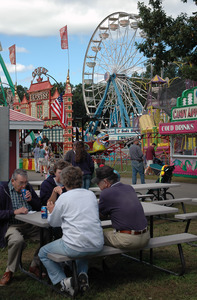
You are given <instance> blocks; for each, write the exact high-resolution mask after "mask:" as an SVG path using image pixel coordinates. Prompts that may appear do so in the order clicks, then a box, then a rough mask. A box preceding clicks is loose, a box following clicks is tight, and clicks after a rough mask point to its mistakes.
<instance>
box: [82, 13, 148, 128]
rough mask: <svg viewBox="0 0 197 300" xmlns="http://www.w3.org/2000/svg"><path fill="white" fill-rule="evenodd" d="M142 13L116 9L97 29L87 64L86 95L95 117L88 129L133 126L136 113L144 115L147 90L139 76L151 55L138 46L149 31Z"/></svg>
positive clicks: (88, 111)
mask: <svg viewBox="0 0 197 300" xmlns="http://www.w3.org/2000/svg"><path fill="white" fill-rule="evenodd" d="M138 21H139V16H138V15H136V14H128V13H125V12H116V13H113V14H111V15H109V16H107V17H106V18H105V19H104V20H103V21H102V22H101V23H100V24H99V25H98V26H97V28H96V30H95V31H94V33H93V35H92V37H91V39H90V41H89V44H88V47H87V50H86V54H85V59H84V64H83V75H82V76H83V78H82V87H83V98H84V103H85V107H86V112H87V115H88V116H89V117H92V118H93V120H94V121H91V122H90V124H89V128H88V129H87V131H89V132H91V133H93V134H95V132H96V130H97V127H99V129H102V128H106V124H107V126H108V128H110V127H130V118H131V116H132V115H135V116H137V115H140V114H142V112H143V105H142V103H145V101H146V99H147V92H146V89H145V88H144V86H143V84H142V83H140V80H137V79H140V78H139V77H140V76H142V73H143V72H144V71H145V70H146V67H145V65H146V63H147V58H146V57H144V56H143V55H142V54H141V53H139V51H138V50H137V49H136V46H135V43H136V42H142V40H143V39H144V38H145V34H144V33H143V32H142V31H140V29H139V28H138Z"/></svg>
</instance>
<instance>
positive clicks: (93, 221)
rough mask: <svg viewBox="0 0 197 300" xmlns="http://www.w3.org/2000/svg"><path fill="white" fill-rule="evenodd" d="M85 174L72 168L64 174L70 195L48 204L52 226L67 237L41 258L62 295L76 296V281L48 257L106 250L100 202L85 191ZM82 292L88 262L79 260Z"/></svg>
mask: <svg viewBox="0 0 197 300" xmlns="http://www.w3.org/2000/svg"><path fill="white" fill-rule="evenodd" d="M82 176H83V175H82V171H81V169H80V168H79V167H73V166H69V167H66V168H64V169H63V170H62V172H61V181H62V184H63V185H64V187H65V188H66V190H67V192H66V193H62V194H61V195H60V196H59V198H58V199H57V201H56V202H55V203H53V202H50V203H49V202H48V203H47V208H48V210H49V212H50V215H49V218H48V222H49V224H50V225H51V226H53V227H57V226H61V228H62V232H63V236H62V238H61V239H58V240H55V241H53V242H51V243H49V244H47V245H45V246H43V247H42V248H41V249H40V251H39V254H38V256H39V257H40V260H41V261H42V263H43V264H44V266H45V267H46V269H47V272H48V275H49V277H50V279H51V281H52V283H53V284H54V285H55V284H57V283H60V284H61V286H62V291H65V292H67V293H69V294H70V295H71V296H74V288H73V280H72V277H69V278H66V275H65V273H64V268H63V266H62V265H61V264H59V263H56V262H54V261H52V260H50V259H49V258H48V257H47V254H48V253H56V254H63V255H67V256H69V257H80V258H81V257H84V256H88V255H92V254H96V253H98V252H100V251H101V250H102V248H103V243H104V240H103V230H102V227H101V222H100V219H99V211H98V202H97V199H96V196H95V195H94V193H93V192H91V191H89V190H86V189H83V188H81V187H82ZM77 270H78V274H79V275H78V282H79V290H80V291H81V292H84V291H86V290H87V288H88V276H87V271H88V261H87V258H84V259H79V260H77Z"/></svg>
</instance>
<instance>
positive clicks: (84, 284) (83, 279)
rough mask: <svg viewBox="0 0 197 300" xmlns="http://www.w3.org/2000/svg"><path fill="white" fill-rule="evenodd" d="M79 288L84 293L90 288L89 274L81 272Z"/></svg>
mask: <svg viewBox="0 0 197 300" xmlns="http://www.w3.org/2000/svg"><path fill="white" fill-rule="evenodd" d="M78 283H79V290H80V291H81V292H82V293H84V292H86V291H87V290H88V289H89V282H88V275H87V274H86V273H84V272H81V273H80V274H79V276H78Z"/></svg>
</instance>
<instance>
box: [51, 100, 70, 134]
mask: <svg viewBox="0 0 197 300" xmlns="http://www.w3.org/2000/svg"><path fill="white" fill-rule="evenodd" d="M51 109H52V111H53V112H54V113H55V114H56V116H57V117H58V119H59V120H60V122H61V124H62V125H63V126H64V128H66V126H67V125H68V120H67V115H66V112H65V107H64V101H63V98H62V94H61V95H60V96H59V97H57V99H55V101H54V103H53V104H51Z"/></svg>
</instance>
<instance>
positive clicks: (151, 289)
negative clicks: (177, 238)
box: [0, 205, 197, 300]
mask: <svg viewBox="0 0 197 300" xmlns="http://www.w3.org/2000/svg"><path fill="white" fill-rule="evenodd" d="M177 207H179V208H180V212H181V207H180V205H177ZM186 209H187V212H190V211H195V210H196V207H195V206H191V205H186ZM169 217H170V218H172V215H170V216H169ZM184 229H185V222H172V221H169V220H166V219H156V220H155V222H154V236H157V235H167V234H173V233H181V232H184ZM189 232H190V233H193V234H197V220H193V221H192V222H191V224H190V229H189ZM37 246H38V244H36V243H30V242H29V243H28V244H27V247H26V249H25V251H24V252H23V263H24V266H25V267H26V268H28V266H29V264H30V261H31V257H32V255H33V253H34V250H35V249H36V247H37ZM183 252H184V256H185V260H186V274H185V275H184V276H180V277H178V276H174V275H169V274H167V273H164V272H161V271H159V270H156V269H154V268H152V267H150V266H146V265H143V264H140V263H137V262H134V261H132V260H129V259H128V258H125V257H122V256H120V255H117V256H113V257H109V258H107V260H106V264H107V265H108V270H107V271H105V272H104V271H103V270H102V264H101V261H100V260H94V261H91V262H90V269H89V281H90V290H89V292H88V293H87V294H85V295H84V296H83V297H82V296H78V297H77V299H81V300H88V299H92V300H111V299H113V300H116V299H117V300H127V299H128V300H130V299H136V300H137V299H140V300H153V299H154V300H166V299H168V300H169V299H172V300H175V299H177V300H181V299H184V300H187V299H188V300H192V299H193V300H194V299H195V300H196V299H197V248H196V247H191V246H190V245H187V244H184V245H183ZM133 254H136V255H138V253H132V255H133ZM146 256H148V251H146V252H144V258H146ZM6 260H7V249H2V250H0V262H1V263H0V274H3V273H4V271H5V267H6ZM154 263H157V264H159V265H160V266H162V267H165V268H169V269H172V270H174V271H176V272H178V271H179V270H180V268H179V267H180V261H179V254H178V249H177V246H170V247H166V248H158V249H154ZM0 299H1V300H8V299H10V300H11V299H12V300H23V299H24V300H26V299H29V300H37V299H42V300H43V299H46V300H50V299H51V300H55V299H63V297H62V296H61V295H59V294H57V293H55V292H53V291H51V289H50V288H49V287H47V286H43V285H42V284H41V283H40V282H37V281H35V280H33V279H31V278H30V277H28V276H27V275H25V274H24V273H21V272H20V271H18V272H16V273H15V275H14V279H13V281H12V282H11V284H10V285H9V286H7V287H0Z"/></svg>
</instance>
